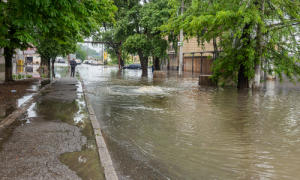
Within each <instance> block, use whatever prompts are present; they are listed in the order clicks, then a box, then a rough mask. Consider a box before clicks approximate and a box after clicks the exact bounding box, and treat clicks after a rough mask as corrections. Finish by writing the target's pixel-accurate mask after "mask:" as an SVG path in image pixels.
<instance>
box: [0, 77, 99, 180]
mask: <svg viewBox="0 0 300 180" xmlns="http://www.w3.org/2000/svg"><path fill="white" fill-rule="evenodd" d="M0 162H1V163H0V177H1V178H0V179H1V180H2V179H9V180H10V179H30V180H31V179H70V180H75V179H104V174H103V169H102V167H101V164H100V162H99V157H98V153H97V151H96V143H95V138H94V134H93V129H92V126H91V123H90V120H89V118H88V115H87V111H86V105H85V101H84V98H83V92H82V88H81V84H80V82H79V81H78V80H77V79H74V78H62V79H59V80H56V82H55V83H53V84H52V86H50V88H48V89H46V90H45V91H43V92H42V95H41V97H40V98H39V99H38V100H37V102H35V103H33V104H32V105H31V107H30V108H29V109H28V110H27V113H25V114H24V115H23V116H22V117H20V118H19V119H18V120H17V121H16V122H15V123H14V124H13V125H11V126H10V127H8V128H6V129H5V130H4V131H2V132H0Z"/></svg>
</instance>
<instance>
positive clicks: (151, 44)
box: [121, 0, 170, 76]
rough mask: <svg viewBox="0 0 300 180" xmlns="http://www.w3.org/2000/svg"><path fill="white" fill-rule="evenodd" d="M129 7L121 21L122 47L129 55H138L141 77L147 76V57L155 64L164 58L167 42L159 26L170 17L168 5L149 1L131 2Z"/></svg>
mask: <svg viewBox="0 0 300 180" xmlns="http://www.w3.org/2000/svg"><path fill="white" fill-rule="evenodd" d="M129 7H130V8H129V9H128V10H127V12H126V16H124V18H122V19H121V22H123V23H122V24H123V28H124V30H123V31H124V32H126V33H127V34H126V35H127V38H126V41H125V42H124V44H123V47H124V49H125V50H126V51H128V52H129V53H131V54H138V56H139V58H140V62H141V67H142V76H147V74H148V59H149V57H150V56H153V57H154V59H155V60H156V62H157V59H159V58H165V57H166V50H167V47H168V41H167V38H165V37H164V36H163V33H162V32H161V30H160V26H161V25H163V24H164V23H165V22H166V21H167V19H168V18H169V16H170V14H169V10H168V9H169V5H168V2H167V1H166V0H151V1H144V2H143V3H140V2H139V1H132V4H131V6H129ZM156 64H158V63H156ZM156 67H158V65H157V66H156Z"/></svg>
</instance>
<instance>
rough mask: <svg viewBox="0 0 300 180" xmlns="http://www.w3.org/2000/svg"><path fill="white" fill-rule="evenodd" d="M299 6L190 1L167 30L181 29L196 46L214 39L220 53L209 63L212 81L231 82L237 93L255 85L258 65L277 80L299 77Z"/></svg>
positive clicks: (253, 0)
mask: <svg viewBox="0 0 300 180" xmlns="http://www.w3.org/2000/svg"><path fill="white" fill-rule="evenodd" d="M299 8H300V6H299V2H298V1H289V0H280V1H277V0H276V1H275V0H249V1H236V0H202V1H200V0H194V1H192V4H191V6H190V7H189V8H188V10H187V11H186V12H185V14H184V15H183V16H180V17H178V18H172V19H170V21H169V24H168V26H167V27H168V28H167V29H168V30H172V29H180V28H184V31H185V32H186V34H187V36H197V37H198V38H199V40H200V41H202V42H204V41H211V40H212V39H213V38H214V37H218V38H219V40H220V41H219V46H220V49H221V50H222V51H223V52H222V53H221V54H220V57H219V58H218V59H217V60H216V61H215V62H214V66H213V72H214V75H213V78H214V79H215V80H219V79H227V78H230V79H234V80H236V81H237V86H238V88H241V89H243V88H248V87H249V81H252V80H253V79H255V80H256V82H255V83H254V87H258V86H259V83H260V78H259V77H257V76H258V75H259V74H260V68H261V67H262V69H263V71H265V72H275V73H276V74H277V75H278V76H279V77H280V78H282V73H284V74H286V75H287V76H288V77H289V78H290V79H291V80H293V79H295V78H299V75H300V66H299V52H300V51H299V42H297V40H296V36H297V34H299V22H300V19H299V13H298V12H299V10H300V9H299ZM261 65H263V66H261ZM272 66H273V67H272ZM255 72H256V73H255ZM255 75H256V76H255ZM254 77H256V78H254Z"/></svg>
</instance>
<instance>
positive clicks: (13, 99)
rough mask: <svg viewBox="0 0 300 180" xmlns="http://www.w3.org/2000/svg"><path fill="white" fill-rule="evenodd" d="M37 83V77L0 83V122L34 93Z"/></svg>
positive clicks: (37, 86)
mask: <svg viewBox="0 0 300 180" xmlns="http://www.w3.org/2000/svg"><path fill="white" fill-rule="evenodd" d="M39 84H40V83H39V80H37V79H28V80H22V81H18V82H13V83H7V84H0V122H1V120H2V119H4V118H5V117H7V116H8V115H10V114H11V113H12V112H13V111H14V110H16V109H17V108H19V107H20V106H21V105H23V104H24V103H25V102H26V101H28V100H29V99H30V98H31V97H32V96H33V95H34V94H36V93H37V91H38V90H39V88H40V85H39Z"/></svg>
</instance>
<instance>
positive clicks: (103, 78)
mask: <svg viewBox="0 0 300 180" xmlns="http://www.w3.org/2000/svg"><path fill="white" fill-rule="evenodd" d="M80 74H81V77H82V78H83V80H84V83H85V87H86V89H87V93H88V96H89V98H90V99H91V103H92V105H93V108H94V109H95V114H96V116H97V118H98V120H99V121H100V124H101V127H102V132H103V136H104V137H105V140H106V142H107V145H108V148H109V150H110V152H111V155H112V158H113V162H114V165H115V166H116V170H117V171H118V173H119V176H120V179H137V180H140V179H147V180H148V179H179V180H182V179H188V180H194V179H195V180H198V179H220V180H224V179H225V180H227V179H230V180H231V179H276V180H277V179H278V180H281V179H288V180H297V179H299V177H300V157H299V154H300V143H299V142H300V99H299V98H300V96H299V95H300V85H299V84H293V83H287V82H285V83H280V82H278V81H268V82H266V83H264V88H263V89H262V90H261V91H258V92H252V91H237V90H236V89H235V88H209V87H199V86H198V85H197V84H198V83H197V81H198V78H197V76H196V77H191V76H188V75H187V76H185V77H183V78H179V77H177V76H176V75H174V74H172V73H167V77H166V78H165V79H153V78H152V77H151V73H150V74H149V77H148V78H141V71H139V70H125V71H123V72H119V71H118V69H117V68H113V67H105V66H99V67H93V66H88V65H82V67H81V68H80Z"/></svg>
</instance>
